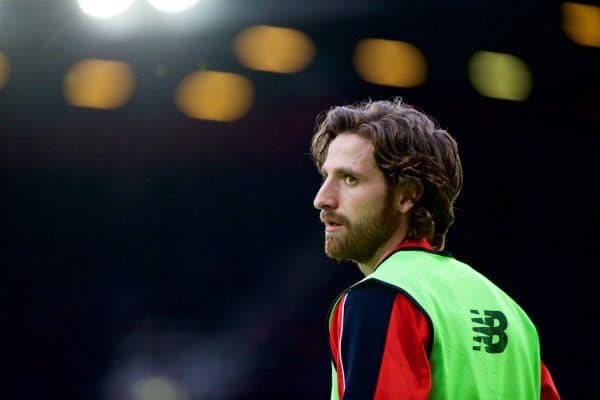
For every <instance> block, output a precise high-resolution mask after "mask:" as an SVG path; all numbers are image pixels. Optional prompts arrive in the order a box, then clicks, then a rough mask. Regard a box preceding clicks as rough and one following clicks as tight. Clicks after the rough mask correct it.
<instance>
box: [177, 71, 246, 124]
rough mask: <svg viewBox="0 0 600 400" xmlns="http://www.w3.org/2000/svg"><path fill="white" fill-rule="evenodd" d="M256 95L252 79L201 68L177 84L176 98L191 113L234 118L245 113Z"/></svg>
mask: <svg viewBox="0 0 600 400" xmlns="http://www.w3.org/2000/svg"><path fill="white" fill-rule="evenodd" d="M253 98H254V88H253V86H252V83H251V82H250V81H249V80H248V79H246V78H244V77H243V76H241V75H237V74H231V73H227V72H217V71H198V72H194V73H192V74H190V75H188V76H186V77H185V78H184V79H183V80H182V81H181V83H180V84H179V86H178V88H177V92H176V94H175V102H176V103H177V105H178V106H179V108H180V109H181V111H182V112H183V113H184V114H186V115H187V116H188V117H191V118H197V119H207V120H213V121H233V120H236V119H238V118H240V117H242V116H243V115H245V114H246V113H247V112H248V110H249V109H250V106H251V105H252V101H253Z"/></svg>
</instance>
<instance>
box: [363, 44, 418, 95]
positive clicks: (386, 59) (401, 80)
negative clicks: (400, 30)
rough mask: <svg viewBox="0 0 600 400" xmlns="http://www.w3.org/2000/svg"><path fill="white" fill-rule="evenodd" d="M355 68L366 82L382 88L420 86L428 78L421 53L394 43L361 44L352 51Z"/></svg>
mask: <svg viewBox="0 0 600 400" xmlns="http://www.w3.org/2000/svg"><path fill="white" fill-rule="evenodd" d="M354 67H355V68H356V72H358V75H360V77H361V78H362V79H364V80H365V81H367V82H370V83H374V84H376V85H384V86H396V87H414V86H419V85H421V84H422V83H423V82H425V78H426V76H427V61H426V60H425V56H424V55H423V53H421V51H420V50H419V49H417V48H416V47H415V46H413V45H412V44H410V43H405V42H399V41H395V40H386V39H365V40H361V41H360V42H358V44H357V45H356V47H355V49H354Z"/></svg>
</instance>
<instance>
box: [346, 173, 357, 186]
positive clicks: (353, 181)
mask: <svg viewBox="0 0 600 400" xmlns="http://www.w3.org/2000/svg"><path fill="white" fill-rule="evenodd" d="M344 183H346V184H347V185H356V184H357V183H358V179H357V178H356V177H354V176H352V175H346V176H345V177H344Z"/></svg>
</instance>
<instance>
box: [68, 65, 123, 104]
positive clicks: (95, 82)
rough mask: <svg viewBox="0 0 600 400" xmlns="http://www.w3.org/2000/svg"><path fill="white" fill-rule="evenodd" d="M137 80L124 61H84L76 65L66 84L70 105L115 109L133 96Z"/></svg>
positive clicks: (70, 72)
mask: <svg viewBox="0 0 600 400" xmlns="http://www.w3.org/2000/svg"><path fill="white" fill-rule="evenodd" d="M134 86H135V77H134V75H133V72H132V71H131V68H130V67H129V65H127V64H126V63H124V62H120V61H108V60H83V61H80V62H78V63H77V64H75V65H73V66H72V67H71V68H70V69H69V71H68V72H67V74H66V75H65V80H64V82H63V90H64V94H65V98H66V100H67V102H68V103H69V104H71V105H73V106H77V107H89V108H100V109H111V108H116V107H119V106H122V105H123V104H125V103H126V102H127V101H128V100H129V99H130V98H131V95H132V94H133V89H134Z"/></svg>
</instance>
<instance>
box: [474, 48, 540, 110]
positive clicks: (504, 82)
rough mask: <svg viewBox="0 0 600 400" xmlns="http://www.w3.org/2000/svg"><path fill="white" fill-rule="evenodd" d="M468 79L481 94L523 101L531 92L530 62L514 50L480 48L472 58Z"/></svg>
mask: <svg viewBox="0 0 600 400" xmlns="http://www.w3.org/2000/svg"><path fill="white" fill-rule="evenodd" d="M469 79H470V81H471V84H472V85H473V87H474V88H475V90H477V91H478V92H479V93H480V94H481V95H483V96H486V97H492V98H495V99H503V100H513V101H523V100H526V99H527V98H528V97H529V94H530V93H531V87H532V85H533V83H532V77H531V72H529V68H527V64H525V62H524V61H523V60H521V59H520V58H518V57H515V56H513V55H511V54H504V53H495V52H491V51H478V52H477V53H475V54H474V55H473V56H472V57H471V59H470V60H469Z"/></svg>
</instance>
